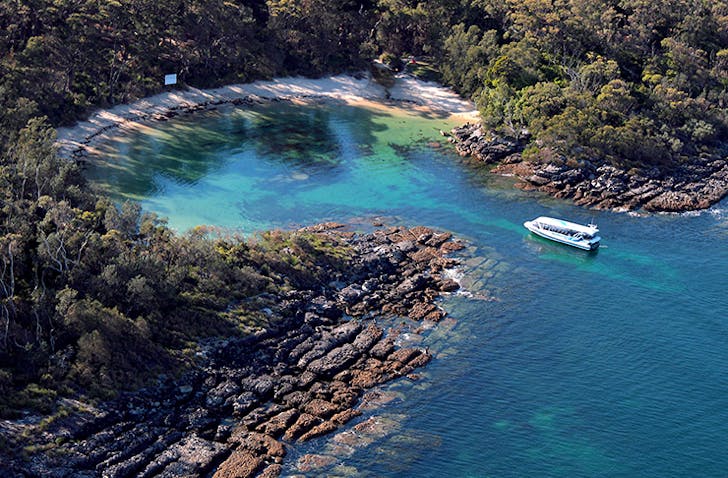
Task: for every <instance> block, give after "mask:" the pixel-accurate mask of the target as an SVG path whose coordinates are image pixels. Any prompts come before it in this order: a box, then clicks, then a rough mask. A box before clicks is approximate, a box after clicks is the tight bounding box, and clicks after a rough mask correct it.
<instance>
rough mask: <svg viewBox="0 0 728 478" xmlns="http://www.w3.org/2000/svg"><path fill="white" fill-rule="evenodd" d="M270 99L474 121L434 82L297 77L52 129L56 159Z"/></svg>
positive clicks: (165, 97) (150, 101)
mask: <svg viewBox="0 0 728 478" xmlns="http://www.w3.org/2000/svg"><path fill="white" fill-rule="evenodd" d="M272 100H287V101H295V100H304V101H305V100H336V101H343V102H346V103H347V104H366V103H370V104H380V105H381V104H390V103H394V104H396V105H397V106H400V107H403V106H406V107H408V108H414V109H419V108H422V109H424V110H426V111H430V112H435V113H438V114H443V115H448V116H458V117H462V118H464V119H475V118H477V115H478V112H477V110H476V108H475V105H474V104H473V103H472V102H471V101H467V100H464V99H462V98H460V97H459V96H458V95H457V93H455V92H454V91H452V90H451V89H449V88H447V87H444V86H442V85H439V84H437V83H432V82H425V81H420V80H417V79H415V78H412V77H408V76H403V75H400V76H398V77H397V78H396V82H395V84H394V86H393V87H391V88H384V87H383V86H382V85H380V84H378V83H376V82H374V81H373V80H372V79H371V77H370V76H368V75H362V76H357V77H354V76H350V75H338V76H331V77H325V78H319V79H309V78H301V77H292V78H279V79H274V80H269V81H256V82H254V83H245V84H237V85H228V86H225V87H222V88H214V89H209V90H200V89H196V88H187V89H180V90H173V91H169V92H165V93H160V94H158V95H155V96H151V97H148V98H143V99H140V100H138V101H135V102H133V103H130V104H124V105H118V106H116V107H114V108H111V109H107V110H99V111H96V112H94V113H92V114H91V116H90V117H89V118H88V119H87V120H86V121H82V122H79V123H77V124H76V125H74V126H72V127H67V128H59V129H58V146H59V154H60V155H61V156H62V157H68V158H80V157H84V156H87V155H89V154H93V153H94V149H95V147H96V146H97V145H98V144H101V143H103V142H104V141H107V140H108V139H109V138H112V137H114V136H117V135H120V134H125V132H127V131H129V130H133V129H138V128H141V127H145V126H149V125H151V124H153V123H154V122H156V121H166V120H167V119H168V118H169V117H172V116H175V115H177V114H181V113H189V112H193V111H199V110H204V109H208V108H211V107H215V106H218V105H223V104H245V103H246V102H249V103H251V104H252V103H256V102H264V101H272Z"/></svg>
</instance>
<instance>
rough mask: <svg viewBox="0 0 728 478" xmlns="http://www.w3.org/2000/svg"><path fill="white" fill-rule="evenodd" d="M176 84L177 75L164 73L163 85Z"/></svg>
mask: <svg viewBox="0 0 728 478" xmlns="http://www.w3.org/2000/svg"><path fill="white" fill-rule="evenodd" d="M176 84H177V75H176V74H175V75H164V86H167V85H176Z"/></svg>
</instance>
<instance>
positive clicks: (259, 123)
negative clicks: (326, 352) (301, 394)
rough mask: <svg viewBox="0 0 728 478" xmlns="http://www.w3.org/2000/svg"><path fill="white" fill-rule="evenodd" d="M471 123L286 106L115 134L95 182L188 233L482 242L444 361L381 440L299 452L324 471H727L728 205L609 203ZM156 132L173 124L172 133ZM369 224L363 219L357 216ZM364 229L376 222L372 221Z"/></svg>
mask: <svg viewBox="0 0 728 478" xmlns="http://www.w3.org/2000/svg"><path fill="white" fill-rule="evenodd" d="M451 125H452V121H449V120H446V119H444V118H439V117H436V116H430V117H426V116H423V115H422V114H415V113H414V112H408V111H405V110H401V109H395V108H387V109H371V108H370V109H363V108H354V107H350V106H344V105H328V106H319V107H313V106H298V107H295V106H292V105H286V104H274V105H268V106H261V107H256V108H254V109H248V110H242V109H228V110H220V111H214V112H210V113H205V114H200V115H196V116H194V117H190V118H185V119H180V120H177V121H173V122H169V123H165V124H162V125H160V126H159V128H158V129H155V131H154V132H150V131H147V132H146V133H144V134H142V133H140V134H135V135H129V136H127V137H125V138H122V139H119V140H117V141H114V142H111V143H109V144H107V145H106V146H105V149H106V152H107V153H108V155H107V156H106V159H105V160H104V161H98V162H95V163H94V164H93V165H91V166H89V168H88V171H87V172H88V176H89V177H90V178H91V179H92V180H93V182H94V183H95V184H97V185H98V186H99V187H100V188H101V189H103V190H105V191H106V192H107V193H109V194H111V195H112V196H113V197H115V198H116V199H119V200H121V199H125V198H131V199H135V200H139V201H141V203H142V205H143V206H144V208H146V209H147V210H150V211H154V212H157V213H159V214H160V215H161V216H166V217H168V218H169V223H170V225H171V226H172V227H174V228H175V229H177V230H179V231H185V230H187V229H189V228H191V227H193V226H195V225H198V224H211V225H217V226H223V227H225V228H231V229H239V230H242V231H244V232H246V233H250V232H253V231H256V230H262V229H267V228H273V227H284V228H288V227H295V226H297V225H303V224H310V223H316V222H321V221H329V220H335V221H341V222H352V223H354V224H365V223H366V221H367V220H368V219H370V218H374V217H378V218H381V220H383V221H384V222H386V223H387V224H406V225H415V224H423V225H428V226H433V227H436V228H440V229H445V230H449V231H452V232H453V233H455V234H457V235H459V236H460V237H462V238H464V239H466V240H468V241H469V242H470V243H471V244H472V247H471V249H470V250H469V253H470V254H472V255H473V256H474V257H477V258H474V259H470V260H468V262H467V264H466V265H465V267H464V268H463V269H464V272H465V277H464V279H463V282H464V285H465V288H466V290H467V292H468V293H467V294H461V295H453V296H449V297H447V298H445V300H444V301H443V306H444V307H445V308H446V309H447V310H448V312H449V313H450V316H451V317H452V319H454V320H448V321H445V322H444V323H443V324H441V325H440V326H439V327H438V328H437V329H435V330H434V331H432V332H428V333H425V334H423V335H422V336H415V335H410V336H406V337H404V339H405V340H410V341H412V342H413V343H421V344H422V346H428V347H429V348H430V351H432V352H433V353H435V355H436V359H435V360H434V361H433V362H432V363H431V364H430V365H428V366H427V367H426V368H425V369H423V370H422V371H421V376H422V378H421V379H420V380H419V381H416V382H411V381H409V380H406V379H405V380H402V381H399V382H395V383H393V384H392V385H389V386H387V387H385V388H384V389H383V390H384V391H385V392H387V393H386V396H385V400H384V401H387V400H388V403H387V404H386V405H384V406H381V407H379V408H376V409H373V410H371V411H368V412H367V413H365V414H364V415H363V416H362V417H361V418H360V419H358V420H356V421H354V422H352V423H351V424H350V426H349V427H347V428H346V429H345V430H350V429H351V426H353V425H355V424H357V423H359V422H361V421H363V420H366V419H367V418H369V417H371V416H376V417H378V418H379V420H380V422H381V423H382V431H381V433H380V434H379V435H376V436H375V437H374V438H372V437H370V438H368V439H362V440H359V441H357V440H354V441H353V442H352V440H347V439H344V438H345V437H346V435H339V436H328V437H323V438H320V439H317V440H314V441H312V442H311V443H308V444H305V445H294V446H291V447H290V449H289V456H288V458H287V460H286V462H287V468H286V473H287V474H296V473H299V472H300V471H299V470H297V469H296V466H295V465H296V462H297V460H298V458H299V457H300V456H303V455H304V454H306V453H318V454H324V455H330V456H334V457H335V460H333V462H334V463H333V464H331V465H330V466H329V467H328V468H324V469H319V470H314V471H308V474H309V475H310V476H321V475H329V476H363V477H364V476H366V477H400V476H417V477H444V476H455V477H526V476H533V477H686V476H701V477H708V476H710V477H719V476H728V373H727V372H728V346H727V344H728V281H726V279H727V278H728V272H727V271H728V247H727V245H728V207H727V206H728V205H727V204H726V202H725V201H724V202H723V203H722V204H720V205H718V206H717V207H715V208H713V209H711V210H709V211H707V212H703V213H701V214H687V215H652V216H647V217H636V216H633V215H628V214H615V213H610V212H592V211H588V210H584V209H581V208H577V207H574V206H572V205H570V204H568V203H566V202H561V201H555V200H551V199H548V198H545V197H543V196H540V195H535V194H529V193H523V192H520V191H518V190H515V189H513V188H511V187H510V182H509V181H507V180H503V179H498V178H495V177H492V175H489V174H488V173H487V171H485V170H483V169H482V168H477V167H475V166H473V165H471V164H468V163H465V162H463V161H462V160H461V159H460V158H458V157H457V156H456V155H454V154H453V152H452V150H451V149H450V147H449V145H448V144H447V142H446V141H444V139H443V138H442V137H441V136H440V134H439V130H440V129H446V128H448V127H450V126H451ZM155 128H156V127H155ZM542 214H545V215H552V216H562V217H566V218H569V219H572V220H575V221H579V222H587V221H589V220H590V219H591V218H592V217H593V219H594V220H595V221H596V222H597V223H598V224H599V226H600V229H601V231H602V237H603V245H602V248H600V249H599V251H598V252H597V253H596V254H593V253H592V254H589V253H585V252H582V251H578V250H574V249H569V248H567V247H565V246H560V245H556V244H552V243H548V242H546V241H544V240H541V239H538V238H535V237H532V236H531V235H529V234H528V232H527V231H526V230H525V229H524V228H523V227H522V222H523V221H524V220H527V219H531V218H533V217H535V216H538V215H542ZM354 227H356V226H354ZM361 227H365V226H361Z"/></svg>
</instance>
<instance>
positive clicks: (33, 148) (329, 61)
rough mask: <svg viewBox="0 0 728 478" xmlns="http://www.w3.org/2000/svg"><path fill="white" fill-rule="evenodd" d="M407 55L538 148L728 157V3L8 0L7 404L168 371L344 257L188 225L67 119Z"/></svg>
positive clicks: (489, 120) (593, 157)
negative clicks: (174, 220)
mask: <svg viewBox="0 0 728 478" xmlns="http://www.w3.org/2000/svg"><path fill="white" fill-rule="evenodd" d="M410 55H412V56H415V57H427V58H428V60H429V62H430V63H431V64H433V65H436V66H437V68H438V70H439V71H440V75H441V80H442V81H443V82H444V83H446V84H449V85H451V86H452V87H454V88H455V89H456V90H457V91H458V92H460V93H461V94H462V95H464V96H467V97H470V98H473V99H474V100H475V101H476V103H477V105H478V106H479V108H480V111H481V112H482V121H483V122H484V124H485V125H486V126H488V127H489V128H492V129H493V130H495V131H497V132H499V133H501V134H506V135H509V136H513V137H517V138H518V137H527V138H528V139H529V141H530V143H529V147H528V149H527V151H526V153H525V156H526V157H527V158H528V159H531V160H543V161H554V160H563V158H568V159H569V160H572V161H577V162H587V161H588V162H592V163H597V164H600V163H611V164H614V165H618V166H620V167H624V168H652V167H655V166H658V167H661V168H663V167H666V168H669V167H670V166H671V165H675V164H679V163H680V162H681V161H684V160H686V159H689V158H690V157H694V156H697V155H700V156H713V155H717V154H722V155H725V138H726V137H728V117H727V113H726V112H727V111H728V110H727V108H726V106H728V105H727V104H726V103H727V102H728V3H726V2H725V1H723V0H722V1H717V2H709V1H707V0H665V1H661V2H648V1H646V0H590V1H586V0H433V1H427V2H424V1H423V2H417V1H411V0H359V1H354V0H341V1H337V2H331V1H326V0H206V1H201V0H108V1H97V0H5V1H3V2H0V194H2V198H0V200H1V201H2V203H1V204H0V206H1V208H0V414H8V413H11V412H12V411H13V410H16V409H19V408H22V407H25V406H29V405H34V406H36V407H41V408H42V407H43V406H45V405H47V404H48V403H50V402H51V401H52V398H53V397H55V396H57V395H58V394H75V393H82V394H88V395H91V396H108V395H109V394H110V393H113V391H114V390H116V389H118V388H119V387H122V386H135V385H139V384H140V383H141V381H143V380H144V379H145V378H146V377H148V376H151V375H153V374H154V373H156V372H158V371H164V370H174V369H176V368H178V367H179V366H180V364H181V363H183V362H184V361H185V357H186V355H185V353H186V351H187V350H188V349H189V347H190V344H192V343H194V342H195V341H196V340H198V339H199V338H200V337H204V336H209V335H216V334H230V333H240V330H241V325H242V322H244V320H243V319H242V318H241V317H243V316H244V315H245V314H244V312H242V311H241V312H240V314H238V317H237V318H235V317H234V314H233V315H231V314H230V313H229V310H230V307H231V306H234V304H240V303H242V302H244V300H245V299H246V298H249V297H251V296H254V295H256V294H261V293H264V292H265V291H270V290H278V289H279V288H285V287H292V286H294V285H295V284H297V283H300V284H309V283H311V281H314V282H315V280H316V271H317V270H320V267H323V265H322V264H329V265H331V264H337V266H338V265H340V264H341V262H342V261H343V259H342V256H341V254H340V252H341V251H340V250H338V246H336V245H332V244H321V242H320V239H319V238H313V237H305V236H302V235H290V234H288V235H286V234H268V235H266V236H261V238H259V239H260V240H259V241H257V242H255V241H254V242H250V241H246V240H243V239H241V238H227V239H224V238H222V237H217V238H211V237H209V236H210V235H209V234H207V233H206V231H205V229H198V230H195V231H192V232H190V233H188V234H186V235H175V234H173V233H172V232H171V231H170V230H169V229H168V228H167V227H166V226H165V225H164V221H163V220H160V219H159V218H156V217H155V216H153V215H150V214H147V213H142V212H141V211H140V210H139V206H138V205H135V204H131V203H129V204H124V205H114V204H112V203H111V202H110V201H109V200H108V199H105V198H103V197H99V196H97V195H95V194H94V193H92V192H89V189H88V187H87V184H86V183H85V180H84V178H83V176H82V174H81V173H80V171H79V169H78V167H77V166H76V165H74V164H71V163H69V162H68V161H66V160H62V159H60V158H58V157H57V156H56V153H55V150H54V146H53V142H54V130H53V128H54V127H56V126H59V125H64V124H70V123H72V122H74V121H76V120H77V119H79V118H82V117H84V116H85V115H87V114H88V112H89V111H90V110H91V109H92V108H97V107H108V106H112V105H115V104H118V103H124V102H129V101H131V100H134V99H136V98H140V97H143V96H147V95H150V94H154V93H158V92H160V91H162V90H163V88H164V86H163V85H162V78H163V76H164V75H165V74H168V73H176V74H178V76H179V78H180V80H181V83H182V85H181V87H184V86H194V87H211V86H219V85H222V84H226V83H232V82H245V81H251V80H255V79H259V78H270V77H273V76H283V75H298V74H301V75H309V76H316V75H322V74H325V73H329V72H340V71H345V70H350V71H357V70H361V69H363V68H366V67H367V65H369V64H370V62H371V60H372V59H374V58H377V57H385V58H390V59H391V58H402V57H407V56H410ZM283 245H285V246H284V247H283ZM294 256H295V257H294ZM302 264H307V265H310V266H311V267H304V266H302ZM317 268H318V269H317ZM236 331H237V332H236ZM11 392H12V393H11ZM44 404H45V405H44Z"/></svg>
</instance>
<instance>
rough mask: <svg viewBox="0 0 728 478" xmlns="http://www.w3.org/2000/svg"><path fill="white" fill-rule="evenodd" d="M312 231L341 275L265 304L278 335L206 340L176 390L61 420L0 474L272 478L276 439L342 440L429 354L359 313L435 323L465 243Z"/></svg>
mask: <svg viewBox="0 0 728 478" xmlns="http://www.w3.org/2000/svg"><path fill="white" fill-rule="evenodd" d="M307 230H309V231H312V230H314V231H317V232H316V233H317V234H327V235H331V236H332V237H333V238H335V239H336V240H338V241H342V242H344V243H346V244H349V245H350V246H351V248H352V249H353V251H354V252H355V254H353V259H352V261H351V264H349V266H350V267H349V268H348V271H347V273H346V274H345V275H344V276H342V275H341V274H339V275H338V276H336V277H331V278H326V279H327V280H322V281H321V283H323V284H332V285H329V286H328V287H323V288H317V289H316V290H293V291H289V292H286V293H284V294H282V295H281V296H280V297H277V296H272V297H267V299H266V301H265V303H266V304H268V305H267V307H269V309H268V310H267V311H266V314H267V315H269V316H275V317H276V318H277V320H276V323H278V324H282V325H279V326H277V327H273V328H271V329H270V330H265V331H262V332H259V333H256V334H254V335H250V336H247V337H239V338H226V339H224V340H217V341H212V342H210V343H209V344H205V345H204V348H205V350H206V352H205V354H204V357H206V358H205V359H203V360H201V362H200V363H198V364H197V366H196V367H195V368H194V369H193V370H191V371H190V372H188V373H187V374H186V375H185V376H183V377H181V378H180V379H179V380H177V381H174V380H171V379H169V380H167V381H166V382H165V383H164V385H160V386H159V387H158V388H150V389H145V390H140V391H138V392H135V393H126V394H123V396H122V397H120V398H119V399H118V400H117V401H114V402H109V403H106V404H103V406H102V409H99V410H94V411H93V412H77V413H75V414H72V415H71V416H69V417H67V418H65V419H59V420H57V421H55V422H54V423H53V424H52V425H51V426H50V427H49V428H48V429H47V430H44V431H43V432H42V433H38V434H37V436H35V442H34V444H35V445H36V446H37V448H38V449H39V450H41V449H42V450H46V449H49V448H50V449H52V453H35V454H31V456H29V457H27V460H21V459H20V458H18V455H16V454H14V453H13V452H12V450H10V449H8V450H2V451H0V472H2V473H1V474H2V476H50V477H56V476H58V477H60V476H64V477H65V476H99V475H100V476H105V477H106V476H108V477H126V476H143V477H146V476H170V477H171V476H215V477H251V476H256V475H257V476H265V477H273V476H277V474H279V473H280V472H281V469H282V468H281V466H280V462H281V460H282V459H283V456H284V455H285V449H284V447H283V443H282V441H294V440H301V441H305V440H309V439H312V438H314V437H318V436H321V435H323V434H327V433H330V432H332V431H334V430H336V429H337V428H339V427H340V426H342V425H343V424H345V423H347V422H349V421H350V420H351V419H352V418H354V417H356V416H358V415H359V414H360V413H361V412H360V411H359V410H357V409H356V408H355V407H356V406H357V403H358V402H359V401H360V400H361V397H362V395H363V393H364V391H365V390H366V389H368V388H371V387H375V386H377V385H379V384H382V383H385V382H386V381H388V380H393V379H396V378H398V377H404V376H408V374H411V373H412V371H413V370H414V369H415V368H416V367H420V366H423V365H424V364H426V363H427V362H428V361H429V360H430V358H431V356H430V355H429V353H427V352H426V351H423V350H420V349H418V348H397V347H396V346H395V341H394V335H395V334H394V333H392V334H390V331H389V330H386V329H384V328H382V327H380V326H378V325H376V324H375V323H373V321H369V322H367V321H365V320H364V319H361V317H364V316H366V317H372V316H375V317H376V316H382V315H392V314H397V315H400V316H409V318H411V319H414V320H432V321H437V320H439V319H440V318H441V317H442V315H443V312H442V311H441V310H440V309H439V308H438V307H437V306H436V305H435V304H434V303H433V300H434V299H435V298H436V297H437V295H438V294H439V292H440V291H441V290H454V289H455V288H456V286H457V283H453V282H452V281H451V280H449V279H445V278H443V277H442V276H441V275H440V273H441V271H442V270H443V268H444V267H452V266H453V265H454V264H455V262H456V261H454V260H453V259H450V258H445V257H443V256H444V255H445V254H447V253H448V252H449V251H453V250H457V249H458V248H461V247H462V245H461V244H459V243H458V242H456V241H453V239H452V237H451V235H450V234H449V233H438V232H436V231H432V230H430V229H427V228H422V227H417V228H412V229H407V228H404V227H394V228H388V229H380V230H377V231H375V232H374V233H371V234H366V235H353V234H351V233H348V232H346V231H341V230H340V228H339V225H337V224H329V225H322V226H316V227H314V228H308V229H307ZM333 284H339V286H338V288H337V287H336V286H334V285H333ZM270 304H276V305H274V306H271V305H270ZM344 310H346V311H347V313H349V314H352V315H354V316H356V317H359V318H354V319H351V318H350V317H347V316H345V315H344ZM0 430H15V431H14V432H13V437H12V440H13V441H11V443H15V442H17V443H22V440H23V438H22V437H23V436H34V435H33V428H32V427H30V426H25V427H23V426H20V425H18V426H17V427H16V428H12V427H9V426H7V425H3V426H2V427H0ZM61 438H62V440H61ZM57 440H58V441H57Z"/></svg>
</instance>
